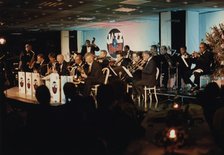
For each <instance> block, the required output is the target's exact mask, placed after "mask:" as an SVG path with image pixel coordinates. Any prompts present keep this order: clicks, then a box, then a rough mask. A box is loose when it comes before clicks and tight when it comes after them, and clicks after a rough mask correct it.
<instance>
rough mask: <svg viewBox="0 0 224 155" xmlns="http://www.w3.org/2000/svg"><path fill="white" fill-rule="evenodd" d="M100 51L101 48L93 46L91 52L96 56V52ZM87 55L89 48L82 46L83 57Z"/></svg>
mask: <svg viewBox="0 0 224 155" xmlns="http://www.w3.org/2000/svg"><path fill="white" fill-rule="evenodd" d="M99 50H100V49H99V47H98V46H96V47H95V46H93V45H91V50H90V52H91V53H92V54H94V55H95V51H99ZM86 53H87V46H86V45H83V46H82V50H81V55H82V56H85V54H86Z"/></svg>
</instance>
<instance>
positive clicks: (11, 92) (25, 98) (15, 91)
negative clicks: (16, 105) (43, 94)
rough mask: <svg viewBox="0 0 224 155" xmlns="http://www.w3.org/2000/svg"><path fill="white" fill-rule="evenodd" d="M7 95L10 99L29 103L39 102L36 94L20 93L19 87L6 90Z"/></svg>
mask: <svg viewBox="0 0 224 155" xmlns="http://www.w3.org/2000/svg"><path fill="white" fill-rule="evenodd" d="M4 93H5V96H6V97H7V98H8V99H12V100H16V101H20V102H24V103H29V104H37V100H36V97H35V96H32V95H27V94H22V93H19V87H13V88H10V89H7V90H5V91H4Z"/></svg>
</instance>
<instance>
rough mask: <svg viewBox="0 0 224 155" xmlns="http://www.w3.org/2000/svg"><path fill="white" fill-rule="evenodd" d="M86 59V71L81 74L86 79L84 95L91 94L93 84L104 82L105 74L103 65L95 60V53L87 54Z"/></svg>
mask: <svg viewBox="0 0 224 155" xmlns="http://www.w3.org/2000/svg"><path fill="white" fill-rule="evenodd" d="M85 61H86V65H85V66H84V72H81V76H82V77H83V78H84V81H85V84H84V92H83V95H85V96H88V95H90V92H91V87H92V85H95V84H102V83H103V81H104V76H103V73H102V67H101V65H100V64H99V63H98V62H96V61H94V55H93V54H92V53H87V54H86V55H85Z"/></svg>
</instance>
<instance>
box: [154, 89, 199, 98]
mask: <svg viewBox="0 0 224 155" xmlns="http://www.w3.org/2000/svg"><path fill="white" fill-rule="evenodd" d="M157 95H161V96H170V97H176V96H178V97H180V98H181V99H182V100H183V99H196V98H197V93H194V92H189V91H186V90H184V91H178V90H173V89H167V90H162V89H157Z"/></svg>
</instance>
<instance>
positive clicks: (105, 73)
mask: <svg viewBox="0 0 224 155" xmlns="http://www.w3.org/2000/svg"><path fill="white" fill-rule="evenodd" d="M102 72H103V74H104V75H105V79H104V82H103V84H107V83H108V78H109V75H110V69H109V68H103V69H102ZM99 86H100V84H96V85H93V87H92V88H91V90H92V92H93V95H97V90H98V87H99Z"/></svg>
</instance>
